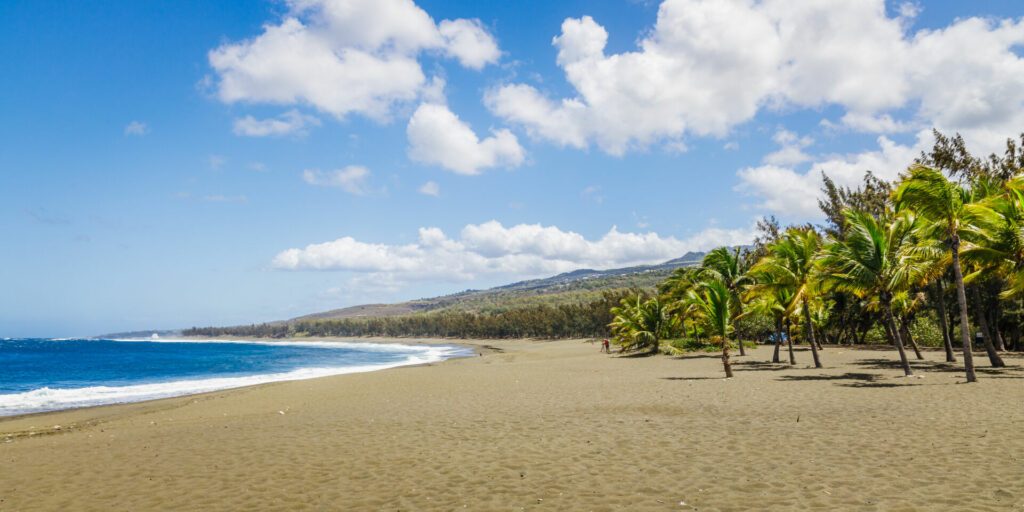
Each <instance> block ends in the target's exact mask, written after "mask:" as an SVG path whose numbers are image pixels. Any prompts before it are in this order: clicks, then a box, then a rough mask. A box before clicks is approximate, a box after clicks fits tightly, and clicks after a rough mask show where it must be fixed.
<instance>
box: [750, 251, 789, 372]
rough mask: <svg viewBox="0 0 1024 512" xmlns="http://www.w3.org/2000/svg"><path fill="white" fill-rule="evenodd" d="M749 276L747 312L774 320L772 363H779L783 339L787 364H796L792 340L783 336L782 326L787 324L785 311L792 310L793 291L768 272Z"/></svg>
mask: <svg viewBox="0 0 1024 512" xmlns="http://www.w3.org/2000/svg"><path fill="white" fill-rule="evenodd" d="M749 276H750V279H751V282H752V284H751V286H750V287H749V288H748V290H747V293H746V300H747V301H748V303H749V304H750V306H749V311H750V312H751V313H753V314H762V315H770V316H771V317H772V319H773V320H775V351H774V352H773V354H772V362H773V363H778V362H779V349H780V348H781V346H782V340H783V339H784V338H785V339H787V341H788V346H789V364H791V365H794V364H796V358H795V357H794V356H793V340H792V339H791V338H789V336H788V335H786V336H783V324H784V323H786V322H788V313H787V311H791V310H792V308H793V298H794V297H793V289H792V288H791V287H790V286H789V283H787V282H780V281H779V280H777V279H776V277H775V275H774V274H772V273H770V272H765V271H763V270H762V271H758V272H754V271H751V272H750V273H749Z"/></svg>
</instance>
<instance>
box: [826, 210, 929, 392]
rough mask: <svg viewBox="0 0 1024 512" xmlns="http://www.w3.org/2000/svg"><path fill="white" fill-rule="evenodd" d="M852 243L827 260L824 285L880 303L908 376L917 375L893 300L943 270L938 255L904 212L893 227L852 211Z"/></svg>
mask: <svg viewBox="0 0 1024 512" xmlns="http://www.w3.org/2000/svg"><path fill="white" fill-rule="evenodd" d="M843 215H844V217H845V219H846V230H845V231H846V237H845V238H844V239H843V240H835V241H833V242H831V243H830V244H829V245H828V246H827V247H826V248H825V251H824V253H823V254H822V256H821V259H820V261H819V265H820V267H821V279H822V282H823V283H824V284H825V285H826V286H827V287H828V288H830V289H834V290H839V291H847V292H851V293H853V294H854V295H857V296H860V297H878V301H879V307H880V309H881V312H882V316H883V318H884V320H885V326H886V329H888V331H889V334H890V336H891V338H892V340H893V342H894V344H895V345H896V350H897V351H898V352H899V355H900V363H901V364H902V365H903V372H904V373H905V374H906V375H908V376H909V375H913V371H912V370H911V369H910V362H909V361H907V354H906V352H905V351H904V350H903V339H902V336H901V335H900V334H901V331H900V329H899V327H898V326H897V325H896V321H895V318H894V315H893V300H894V298H895V296H896V295H897V294H899V293H901V292H905V291H906V290H907V289H909V288H910V286H911V285H912V284H915V283H918V282H920V281H922V280H924V279H925V278H927V277H928V276H929V275H930V273H933V272H934V269H935V268H936V267H937V265H936V263H935V262H936V261H938V259H939V254H938V251H937V250H935V248H934V246H929V245H928V244H926V243H922V242H921V241H920V235H921V232H922V229H923V227H922V223H921V222H920V221H919V220H918V219H917V218H916V217H915V216H914V215H913V214H911V213H909V212H904V213H903V214H901V215H899V216H897V217H896V218H895V219H893V220H892V221H890V222H888V223H883V222H884V221H879V220H878V219H875V218H874V217H873V216H872V215H870V214H867V213H863V212H858V211H853V210H846V211H844V212H843Z"/></svg>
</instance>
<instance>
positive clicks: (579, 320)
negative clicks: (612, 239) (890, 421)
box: [185, 132, 1024, 382]
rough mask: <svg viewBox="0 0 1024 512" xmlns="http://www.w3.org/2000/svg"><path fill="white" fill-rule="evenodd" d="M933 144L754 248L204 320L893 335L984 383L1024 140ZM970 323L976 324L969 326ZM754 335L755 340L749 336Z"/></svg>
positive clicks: (309, 329) (774, 228)
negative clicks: (993, 151) (981, 145)
mask: <svg viewBox="0 0 1024 512" xmlns="http://www.w3.org/2000/svg"><path fill="white" fill-rule="evenodd" d="M935 137H936V142H935V145H934V147H933V148H932V150H931V151H930V152H929V153H927V154H923V155H922V156H921V158H919V159H918V161H917V162H915V163H914V164H913V165H912V166H910V168H909V169H908V170H907V171H906V172H905V173H903V174H902V175H901V176H900V178H899V179H898V180H897V181H896V182H894V183H889V182H886V181H884V180H881V179H879V178H877V177H875V176H874V175H873V174H871V173H870V172H868V173H867V174H866V175H865V176H864V180H863V183H862V185H861V186H860V187H857V188H846V187H841V186H837V185H836V184H835V183H834V182H833V181H832V180H831V179H829V177H828V176H824V177H823V178H824V179H823V181H824V187H823V193H824V199H823V200H821V201H819V206H820V208H821V210H822V212H823V213H824V214H825V218H826V223H825V224H824V225H821V226H814V225H799V226H787V227H783V226H781V225H780V224H779V222H778V221H777V220H775V219H774V218H766V219H763V220H762V221H760V222H759V223H758V231H759V234H758V236H757V238H756V240H755V242H754V244H753V245H752V246H751V247H745V248H726V247H720V248H717V249H715V250H713V251H711V252H709V253H708V254H706V255H687V257H684V258H681V259H680V260H673V261H672V262H668V263H666V264H664V265H660V266H655V267H638V268H632V269H618V270H612V271H590V270H581V271H577V272H572V273H569V274H563V275H560V276H555V277H552V278H548V279H541V280H535V281H524V282H521V283H515V284H512V285H508V286H505V287H500V288H494V289H491V290H483V291H472V290H470V291H466V292H462V293H457V294H453V295H449V296H445V297H438V298H434V299H424V300H419V301H411V302H407V303H402V304H395V305H377V306H360V307H357V308H348V309H345V310H336V311H332V312H327V313H321V314H317V315H311V316H308V317H302V318H298V319H294V320H291V321H288V322H279V323H272V324H262V325H252V326H241V327H228V328H194V329H190V330H188V331H185V334H186V335H206V336H223V335H235V336H264V337H290V336H394V337H403V336H431V337H463V338H465V337H479V338H522V337H532V338H563V337H605V336H611V337H612V338H613V339H614V342H615V343H616V345H618V346H619V347H620V350H621V351H623V352H632V351H644V352H649V353H657V352H659V351H661V350H666V351H668V352H672V351H677V352H678V351H691V350H709V349H713V350H720V351H721V353H722V363H723V368H724V370H725V373H726V375H727V376H731V374H732V369H731V357H732V356H731V354H730V350H731V348H732V347H733V346H736V347H738V348H739V353H740V357H742V356H744V354H745V346H747V345H749V343H751V342H755V341H756V342H761V343H768V342H770V343H773V344H774V348H775V350H774V353H773V357H772V360H773V362H776V363H778V362H779V361H780V359H781V357H780V355H781V354H780V353H781V349H782V347H783V345H785V346H786V348H787V352H788V359H789V364H796V357H795V353H794V350H793V345H794V344H804V345H806V346H807V347H809V348H810V352H811V355H812V358H813V362H814V365H815V366H816V367H819V368H820V367H822V366H823V363H822V352H823V351H824V350H825V348H826V345H831V344H846V345H866V344H878V343H885V344H889V345H891V346H893V347H894V349H895V352H896V354H897V355H896V357H898V360H899V361H900V365H901V366H902V367H903V370H904V372H905V373H906V374H907V375H910V374H912V372H913V366H912V364H911V360H910V357H908V355H907V352H906V351H905V349H906V347H908V346H909V347H910V348H911V349H912V350H913V351H914V355H915V357H916V358H917V359H921V358H922V355H921V347H942V348H943V349H944V351H945V357H946V361H948V362H950V363H953V362H956V361H957V357H956V354H955V350H954V340H955V339H956V338H957V334H959V338H960V342H959V343H958V345H959V346H960V347H961V352H962V357H963V363H964V369H965V373H966V375H967V380H968V381H971V382H973V381H974V380H976V378H977V377H976V374H975V370H974V360H973V357H972V350H973V348H974V347H973V342H974V337H973V336H972V333H973V332H975V331H977V332H979V333H980V334H981V335H982V337H981V344H982V346H984V348H985V351H986V354H987V356H988V362H989V364H990V365H991V366H993V367H999V366H1002V365H1003V361H1002V357H1001V356H1000V352H1003V351H1005V350H1008V349H1009V350H1021V349H1024V344H1022V342H1021V338H1022V336H1021V325H1022V323H1024V322H1022V321H1024V151H1020V150H1019V149H1018V147H1021V146H1024V135H1022V137H1021V141H1020V144H1019V145H1018V143H1017V142H1015V141H1012V140H1011V141H1008V142H1007V150H1006V152H1005V154H1004V155H1002V156H996V155H993V156H990V157H988V158H976V157H974V156H973V155H971V154H970V153H969V152H968V151H967V149H966V147H965V145H964V144H963V140H962V139H961V138H960V137H959V136H956V137H953V138H949V137H946V136H944V135H942V134H941V133H938V132H936V133H935ZM972 322H973V323H972ZM741 340H744V341H745V342H746V343H744V342H741Z"/></svg>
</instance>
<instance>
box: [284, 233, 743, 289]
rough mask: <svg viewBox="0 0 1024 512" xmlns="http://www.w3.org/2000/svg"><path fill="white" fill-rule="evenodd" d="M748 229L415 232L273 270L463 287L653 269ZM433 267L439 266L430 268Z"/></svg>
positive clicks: (335, 248)
mask: <svg viewBox="0 0 1024 512" xmlns="http://www.w3.org/2000/svg"><path fill="white" fill-rule="evenodd" d="M753 234H754V233H753V229H734V230H727V229H721V228H710V229H707V230H705V231H702V232H700V233H698V234H696V235H693V236H691V237H689V238H685V239H682V240H680V239H677V238H674V237H661V236H659V235H658V234H656V233H623V232H620V231H619V230H617V229H616V228H614V227H613V228H612V229H611V230H609V231H608V232H607V233H606V234H605V235H604V236H602V237H601V238H599V239H597V240H587V239H586V238H584V237H583V236H582V235H580V234H578V233H574V232H572V231H563V230H561V229H559V228H557V227H554V226H542V225H539V224H518V225H515V226H511V227H505V226H503V225H502V224H501V223H499V222H496V221H490V222H485V223H483V224H470V225H467V226H466V227H465V228H463V229H462V232H461V233H460V235H459V237H458V238H457V239H453V238H449V237H448V236H447V235H446V234H445V233H444V232H443V231H441V230H440V229H438V228H421V229H420V230H419V238H418V240H417V241H416V242H415V243H411V244H405V245H388V244H379V243H367V242H361V241H358V240H356V239H354V238H352V237H343V238H339V239H337V240H334V241H331V242H325V243H320V244H311V245H308V246H306V247H305V248H301V249H299V248H295V249H288V250H285V251H282V252H281V253H279V254H278V255H277V256H276V257H275V258H274V260H273V266H274V267H275V268H278V269H285V270H337V271H351V272H360V273H369V274H372V275H374V276H375V277H379V278H383V279H388V280H398V281H412V280H439V281H463V280H472V279H477V278H480V277H485V276H506V277H516V278H527V277H539V276H545V275H550V274H555V273H559V272H567V271H570V270H574V269H579V268H595V269H605V268H615V267H621V266H627V265H638V264H647V263H659V262H662V261H666V260H669V259H672V258H677V257H679V256H682V255H683V254H685V253H686V252H688V251H696V250H707V249H710V248H713V247H716V246H719V245H736V244H745V243H749V242H750V240H751V239H752V238H753ZM438 261H443V262H445V264H444V265H438V264H437V262H438Z"/></svg>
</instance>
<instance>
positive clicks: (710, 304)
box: [683, 279, 742, 379]
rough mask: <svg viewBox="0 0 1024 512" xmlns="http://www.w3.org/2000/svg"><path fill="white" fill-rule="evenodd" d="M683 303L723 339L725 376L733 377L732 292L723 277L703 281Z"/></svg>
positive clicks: (691, 291) (691, 313)
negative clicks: (731, 339)
mask: <svg viewBox="0 0 1024 512" xmlns="http://www.w3.org/2000/svg"><path fill="white" fill-rule="evenodd" d="M683 303H684V304H685V308H686V312H687V313H688V314H690V315H693V316H696V317H698V318H700V319H702V320H703V321H704V322H705V324H706V325H707V326H708V327H709V328H710V331H711V332H713V333H715V334H717V335H718V336H719V338H720V339H721V343H722V367H723V368H724V369H725V377H726V378H727V379H728V378H732V364H731V363H730V362H729V333H730V332H732V330H733V324H732V319H733V316H732V312H733V305H732V292H730V291H729V288H728V286H726V284H725V282H724V281H722V280H721V279H712V280H708V281H703V282H701V283H700V284H699V285H698V286H697V287H695V288H693V289H691V290H690V291H689V292H687V295H686V298H685V299H684V301H683ZM740 343H742V342H740Z"/></svg>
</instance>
